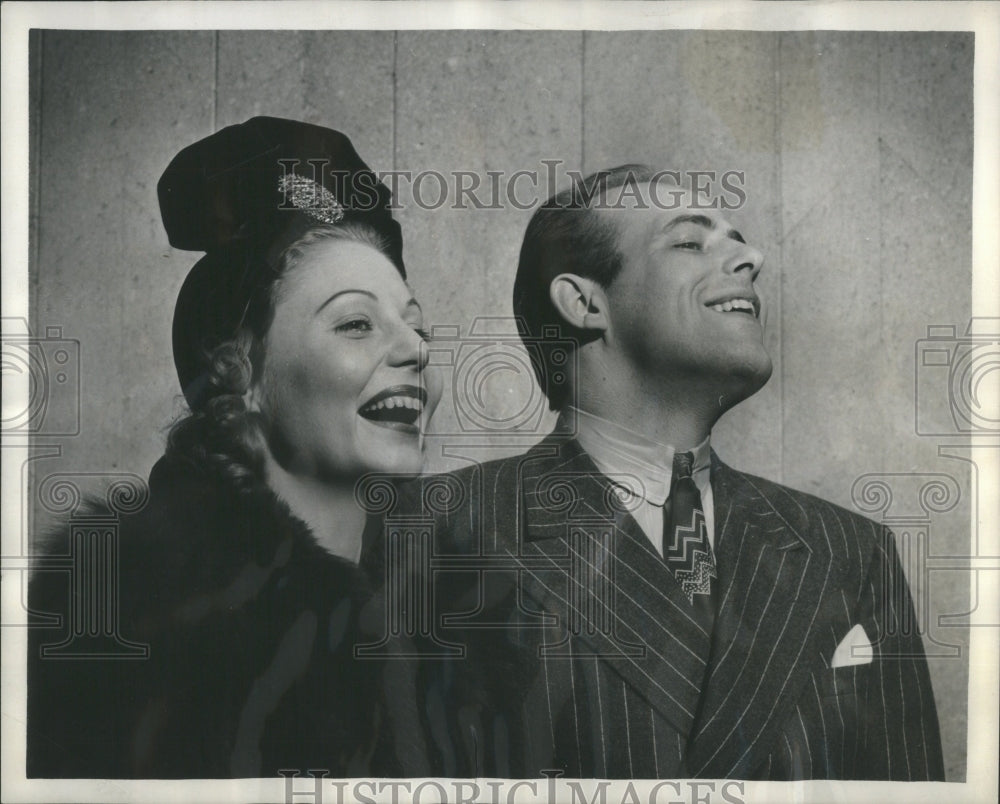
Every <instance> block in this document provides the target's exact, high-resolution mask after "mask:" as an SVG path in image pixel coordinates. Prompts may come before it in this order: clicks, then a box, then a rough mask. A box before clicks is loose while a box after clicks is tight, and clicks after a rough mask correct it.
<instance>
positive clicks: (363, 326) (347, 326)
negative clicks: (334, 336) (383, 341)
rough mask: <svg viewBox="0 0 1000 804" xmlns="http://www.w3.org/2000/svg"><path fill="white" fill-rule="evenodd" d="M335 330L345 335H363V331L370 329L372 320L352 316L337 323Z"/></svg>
mask: <svg viewBox="0 0 1000 804" xmlns="http://www.w3.org/2000/svg"><path fill="white" fill-rule="evenodd" d="M334 330H335V331H336V332H342V333H344V334H345V335H354V336H358V335H364V334H365V333H368V332H371V331H372V322H371V321H369V320H368V319H367V318H352V319H350V320H349V321H344V322H342V323H340V324H337V326H336V327H334Z"/></svg>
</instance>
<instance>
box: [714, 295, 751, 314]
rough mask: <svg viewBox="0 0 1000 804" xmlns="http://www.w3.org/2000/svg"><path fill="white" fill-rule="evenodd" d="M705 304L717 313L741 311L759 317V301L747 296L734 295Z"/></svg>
mask: <svg viewBox="0 0 1000 804" xmlns="http://www.w3.org/2000/svg"><path fill="white" fill-rule="evenodd" d="M705 306H706V307H709V308H711V309H712V310H715V312H717V313H743V314H745V315H751V316H753V317H754V318H760V301H759V300H758V299H755V298H752V297H749V296H734V297H732V298H729V299H725V300H721V301H716V302H709V303H708V304H706V305H705Z"/></svg>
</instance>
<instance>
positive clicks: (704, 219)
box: [663, 215, 747, 243]
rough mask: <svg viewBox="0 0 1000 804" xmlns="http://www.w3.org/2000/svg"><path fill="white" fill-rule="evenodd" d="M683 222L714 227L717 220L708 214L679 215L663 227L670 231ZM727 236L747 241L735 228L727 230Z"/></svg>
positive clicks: (740, 241) (707, 227)
mask: <svg viewBox="0 0 1000 804" xmlns="http://www.w3.org/2000/svg"><path fill="white" fill-rule="evenodd" d="M682 223H693V224H695V225H697V226H704V227H705V228H706V229H714V228H715V221H713V220H712V219H711V218H710V217H708V216H707V215H678V216H677V217H676V218H672V219H671V220H670V222H669V223H668V224H667V225H666V226H664V227H663V232H664V233H666V232H669V231H670V230H671V229H673V228H674V227H675V226H680V225H681V224H682ZM726 237H729V238H731V239H733V240H736V241H737V242H739V243H746V242H747V241H746V240H744V239H743V235H741V234H740V233H739V232H737V231H736V230H735V229H730V230H728V231H727V232H726Z"/></svg>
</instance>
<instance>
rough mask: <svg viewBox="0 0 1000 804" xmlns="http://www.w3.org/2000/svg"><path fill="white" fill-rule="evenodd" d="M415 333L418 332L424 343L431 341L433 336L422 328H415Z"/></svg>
mask: <svg viewBox="0 0 1000 804" xmlns="http://www.w3.org/2000/svg"><path fill="white" fill-rule="evenodd" d="M413 331H414V332H416V333H417V335H419V336H420V339H421V340H423V341H429V340H430V339H431V334H430V333H429V332H428V331H427V330H426V329H423V328H422V327H414V328H413Z"/></svg>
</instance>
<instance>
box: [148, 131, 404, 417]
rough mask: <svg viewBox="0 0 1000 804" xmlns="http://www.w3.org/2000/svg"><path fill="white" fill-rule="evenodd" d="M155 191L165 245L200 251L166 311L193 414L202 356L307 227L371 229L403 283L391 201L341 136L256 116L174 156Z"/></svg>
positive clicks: (203, 379) (237, 319) (202, 377)
mask: <svg viewBox="0 0 1000 804" xmlns="http://www.w3.org/2000/svg"><path fill="white" fill-rule="evenodd" d="M157 191H158V194H159V199H160V214H161V216H162V218H163V225H164V228H165V229H166V230H167V237H168V239H169V241H170V245H172V246H174V247H175V248H179V249H185V250H188V251H204V252H205V256H204V257H203V258H202V259H201V260H200V261H199V262H198V263H197V264H196V265H195V266H194V268H192V269H191V272H190V273H189V274H188V276H187V279H186V280H185V281H184V285H183V286H182V288H181V292H180V294H179V296H178V298H177V305H176V307H175V309H174V325H173V350H174V364H175V365H176V367H177V375H178V377H179V379H180V383H181V388H182V389H183V391H184V396H185V398H186V399H187V401H188V404H189V405H190V406H191V408H192V409H195V408H197V407H198V406H199V405H200V404H201V403H202V402H203V401H204V399H205V398H206V395H207V392H208V391H209V390H210V389H209V388H208V387H207V373H206V369H207V367H208V362H207V358H208V355H209V354H210V353H211V351H212V349H213V348H214V347H216V346H218V345H219V344H220V343H221V342H223V341H225V340H227V339H228V338H231V337H232V336H233V335H235V333H236V331H237V329H238V328H239V326H240V324H241V322H242V321H243V319H244V316H245V315H246V312H247V309H248V307H249V305H250V301H251V299H252V298H253V297H254V294H256V293H257V292H258V291H259V290H260V289H261V287H262V286H264V285H266V284H267V283H268V281H270V279H272V278H273V277H274V275H275V274H274V270H275V268H276V267H277V262H278V258H279V257H280V255H281V253H282V252H283V251H284V249H285V247H287V246H288V245H290V244H291V243H292V242H293V241H295V240H296V239H298V238H299V237H300V236H301V235H302V234H304V233H305V232H306V231H307V230H308V229H309V228H312V227H315V226H317V225H319V224H337V223H340V222H342V221H344V222H348V221H355V222H358V223H363V224H365V225H367V226H369V227H371V228H372V229H374V230H375V231H376V232H377V233H378V234H380V235H381V236H382V237H383V238H384V239H385V241H386V242H387V244H388V255H389V258H390V259H391V260H392V262H393V263H394V264H395V266H396V268H397V269H399V272H400V274H401V275H402V276H403V277H404V278H405V277H406V269H405V267H404V265H403V238H402V234H401V232H400V228H399V223H398V222H396V221H395V220H393V217H392V212H391V211H390V204H391V201H392V194H391V193H390V192H389V189H388V188H387V187H386V186H385V185H383V184H382V183H381V182H379V181H378V179H377V178H376V176H375V174H374V173H373V172H372V171H371V170H370V169H369V167H368V166H367V165H366V164H365V163H364V162H363V161H362V159H361V157H360V156H358V154H357V151H355V150H354V146H353V145H351V141H350V140H349V139H348V138H347V137H346V136H345V135H343V134H341V133H340V132H339V131H333V130H331V129H328V128H323V127H321V126H314V125H310V124H308V123H300V122H298V121H295V120H282V119H280V118H276V117H255V118H253V119H251V120H248V121H247V122H245V123H242V124H240V125H236V126H229V127H228V128H224V129H222V130H221V131H218V132H216V133H215V134H212V135H211V136H209V137H206V138H205V139H203V140H199V141H198V142H196V143H194V144H193V145H190V146H188V147H187V148H185V149H184V150H183V151H181V152H180V153H179V154H177V156H175V157H174V159H173V160H172V161H171V162H170V164H169V165H168V166H167V169H166V170H165V171H164V173H163V176H162V177H160V182H159V185H158V186H157Z"/></svg>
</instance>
